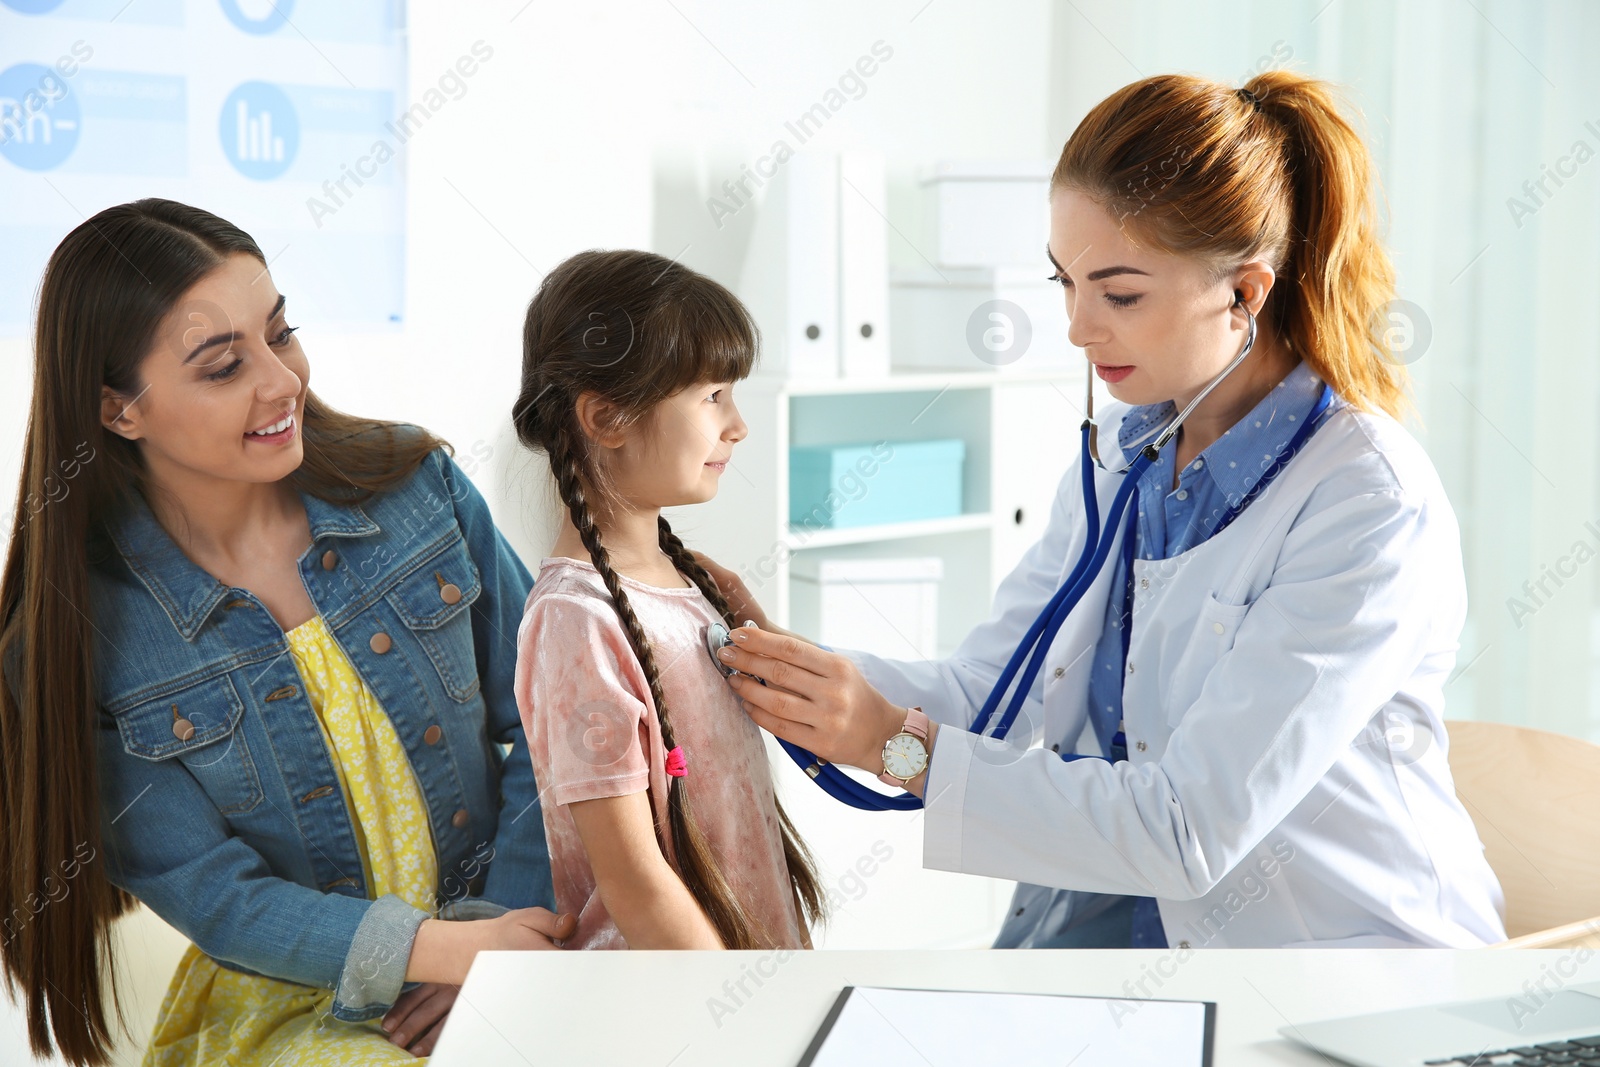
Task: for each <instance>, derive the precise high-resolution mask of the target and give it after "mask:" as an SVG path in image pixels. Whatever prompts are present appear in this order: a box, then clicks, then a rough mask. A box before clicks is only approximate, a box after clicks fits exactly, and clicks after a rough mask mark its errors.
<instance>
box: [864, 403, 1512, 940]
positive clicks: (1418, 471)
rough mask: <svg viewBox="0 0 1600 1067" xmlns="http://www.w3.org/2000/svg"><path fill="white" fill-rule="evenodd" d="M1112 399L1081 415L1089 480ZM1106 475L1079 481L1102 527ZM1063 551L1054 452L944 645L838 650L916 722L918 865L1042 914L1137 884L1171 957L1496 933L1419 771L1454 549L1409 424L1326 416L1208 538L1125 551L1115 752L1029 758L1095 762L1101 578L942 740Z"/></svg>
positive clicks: (1441, 679) (1029, 613) (1435, 754)
mask: <svg viewBox="0 0 1600 1067" xmlns="http://www.w3.org/2000/svg"><path fill="white" fill-rule="evenodd" d="M1126 411H1127V407H1126V406H1125V405H1122V404H1114V405H1112V406H1111V407H1110V408H1108V409H1107V412H1106V416H1107V417H1105V418H1103V419H1101V420H1100V421H1101V425H1102V426H1103V427H1104V429H1103V431H1102V432H1101V434H1100V440H1101V443H1102V449H1107V448H1109V451H1110V452H1112V453H1113V454H1112V455H1108V456H1106V457H1105V463H1106V466H1108V467H1111V468H1112V469H1116V468H1117V467H1120V466H1121V465H1122V463H1123V462H1124V460H1123V459H1122V458H1120V457H1118V456H1116V455H1115V454H1114V453H1115V451H1116V441H1117V434H1116V432H1115V430H1114V428H1115V427H1116V426H1118V425H1119V424H1120V422H1121V417H1122V415H1123V414H1125V413H1126ZM1121 478H1122V475H1120V474H1107V473H1106V472H1105V471H1102V470H1098V469H1097V471H1096V485H1097V490H1098V493H1099V498H1100V507H1101V512H1102V514H1101V523H1102V527H1103V526H1104V522H1105V518H1106V516H1105V512H1106V510H1108V509H1109V507H1110V504H1111V500H1112V497H1113V496H1114V494H1115V492H1116V489H1117V486H1118V483H1119V482H1120V480H1121ZM1124 529H1126V527H1125V525H1124ZM1083 540H1084V516H1083V501H1082V492H1081V474H1080V472H1079V466H1078V464H1077V463H1074V464H1073V465H1072V466H1071V468H1070V469H1069V470H1068V471H1067V473H1066V475H1065V477H1063V478H1062V480H1061V484H1060V486H1059V488H1058V490H1057V493H1056V499H1055V504H1054V506H1053V508H1052V511H1051V516H1050V522H1049V526H1048V528H1047V529H1046V531H1045V534H1044V537H1043V538H1042V539H1041V540H1040V541H1039V543H1037V544H1036V545H1034V546H1033V547H1032V548H1031V549H1030V550H1029V551H1028V553H1027V554H1026V555H1025V556H1024V557H1023V559H1022V561H1021V563H1019V564H1018V565H1017V567H1016V569H1015V570H1013V571H1012V572H1011V574H1010V575H1009V576H1008V577H1007V578H1006V579H1005V581H1004V582H1003V583H1002V584H1001V586H1000V588H999V590H998V592H997V593H996V595H995V601H994V609H993V613H992V615H991V617H990V618H989V620H988V621H987V622H985V623H983V624H981V625H980V626H978V627H977V628H976V629H975V630H973V631H972V633H971V634H970V635H968V637H967V638H966V639H965V640H964V641H963V642H962V643H961V646H960V647H959V648H958V649H957V650H956V652H955V654H954V655H953V656H951V657H950V658H949V659H946V660H943V661H938V662H929V661H924V662H902V661H894V660H886V659H882V658H879V657H876V656H873V655H869V654H867V653H861V652H850V653H847V654H848V655H849V656H850V657H851V658H852V659H853V660H854V661H855V662H856V663H857V664H858V665H859V666H860V668H861V670H862V672H863V673H864V674H865V676H866V678H867V679H868V680H869V681H870V682H871V683H872V684H873V685H874V686H876V687H877V688H878V689H879V690H880V691H881V692H882V693H883V694H884V695H885V696H887V697H888V698H889V699H890V700H893V701H895V702H896V703H901V704H907V705H911V704H916V705H920V706H921V707H922V708H923V710H924V711H925V712H926V713H927V714H928V715H929V716H930V717H931V718H933V719H934V720H936V721H937V722H939V723H941V724H943V727H942V728H941V730H940V732H939V736H938V740H937V742H936V744H935V747H934V750H933V758H932V763H931V765H930V769H929V773H928V785H927V800H926V803H927V806H926V809H925V816H924V817H925V823H924V837H923V846H924V853H923V863H924V865H925V866H927V867H932V868H938V869H941V870H949V871H964V872H967V873H970V874H980V875H989V876H992V877H997V878H1006V879H1016V880H1018V881H1019V882H1021V883H1024V884H1022V885H1020V886H1019V888H1018V891H1017V897H1016V899H1015V901H1014V902H1013V908H1012V912H1011V914H1012V915H1013V916H1014V915H1016V914H1017V910H1018V907H1019V906H1021V907H1023V908H1025V909H1026V910H1029V911H1032V910H1034V909H1036V908H1037V907H1039V906H1042V904H1043V903H1044V899H1045V898H1046V897H1048V893H1049V891H1048V889H1044V888H1041V887H1059V888H1066V889H1076V890H1084V891H1089V892H1100V893H1121V894H1134V895H1139V896H1153V897H1155V898H1157V900H1158V901H1159V904H1160V909H1161V918H1162V923H1163V925H1164V927H1165V928H1166V932H1167V941H1168V944H1169V945H1170V946H1172V947H1173V948H1178V949H1181V948H1191V947H1192V948H1196V949H1198V948H1201V947H1231V948H1240V947H1266V946H1286V947H1287V946H1308V945H1343V946H1360V947H1390V946H1404V945H1417V946H1440V947H1468V946H1475V945H1481V944H1484V943H1486V942H1492V941H1497V940H1500V939H1502V938H1503V937H1504V936H1505V933H1504V926H1503V918H1502V916H1503V912H1504V904H1503V899H1502V896H1501V890H1500V885H1499V883H1498V881H1497V880H1496V879H1495V876H1494V874H1493V872H1492V871H1491V870H1490V869H1489V866H1488V864H1487V862H1486V861H1485V860H1484V855H1483V846H1482V844H1481V842H1480V841H1479V839H1478V835H1477V832H1476V830H1475V829H1474V827H1473V824H1472V821H1471V819H1470V818H1469V817H1468V815H1467V813H1466V811H1465V810H1464V809H1463V808H1462V806H1461V804H1460V802H1459V801H1458V800H1457V799H1456V796H1455V790H1454V787H1453V784H1452V781H1451V776H1450V769H1449V765H1448V763H1447V762H1446V734H1445V730H1444V725H1443V721H1442V719H1443V715H1444V703H1445V702H1444V693H1443V686H1444V684H1445V681H1446V679H1447V678H1448V677H1449V674H1450V671H1451V669H1452V667H1453V665H1454V663H1455V660H1456V652H1457V649H1458V637H1459V634H1460V631H1461V626H1462V622H1463V619H1464V617H1465V614H1466V588H1465V582H1464V578H1463V572H1462V563H1461V549H1460V535H1459V530H1458V528H1457V526H1456V520H1455V515H1454V513H1453V512H1452V510H1451V508H1450V503H1449V501H1448V500H1447V499H1446V498H1445V494H1444V489H1443V486H1442V485H1441V484H1440V482H1439V479H1438V476H1437V474H1436V473H1435V471H1434V468H1433V465H1432V463H1431V462H1430V461H1429V460H1428V457H1427V455H1426V454H1425V453H1424V452H1423V450H1422V448H1421V446H1420V445H1419V444H1418V443H1417V442H1416V441H1415V440H1414V439H1413V438H1412V437H1411V436H1410V434H1408V433H1407V432H1406V431H1405V430H1404V429H1403V428H1402V427H1401V426H1400V425H1399V424H1398V423H1397V422H1395V421H1394V420H1393V419H1391V418H1389V417H1387V416H1385V415H1381V414H1369V413H1363V412H1358V411H1356V410H1355V409H1354V408H1351V407H1349V406H1348V405H1345V404H1343V403H1342V402H1337V401H1336V407H1335V409H1334V410H1333V411H1332V412H1331V413H1330V414H1329V415H1328V416H1327V419H1326V421H1325V423H1324V424H1323V425H1322V426H1321V427H1320V428H1319V429H1318V430H1317V431H1316V432H1315V433H1314V434H1313V435H1312V436H1311V438H1310V439H1309V441H1307V443H1306V445H1305V446H1304V448H1303V449H1302V450H1301V451H1300V453H1299V454H1298V455H1297V456H1296V457H1295V458H1294V459H1293V460H1292V461H1291V462H1290V463H1289V464H1288V466H1287V467H1286V468H1285V469H1284V470H1283V471H1282V472H1281V473H1280V474H1279V475H1278V477H1277V478H1276V479H1275V480H1273V481H1272V482H1271V484H1270V485H1269V486H1268V487H1267V489H1266V490H1265V491H1264V492H1263V493H1262V495H1261V496H1260V497H1258V498H1257V499H1256V501H1255V502H1254V503H1253V504H1251V505H1250V506H1249V507H1248V508H1246V509H1245V511H1244V512H1243V513H1242V514H1241V515H1240V516H1239V517H1238V518H1237V520H1235V521H1234V522H1233V523H1232V524H1231V525H1230V526H1228V527H1227V528H1226V529H1224V530H1223V531H1221V532H1220V533H1218V534H1216V535H1215V536H1213V537H1212V538H1210V539H1209V540H1207V541H1205V542H1203V543H1201V544H1199V545H1197V546H1195V547H1194V548H1193V549H1191V550H1189V551H1188V552H1185V553H1182V554H1181V555H1178V556H1176V557H1174V558H1172V559H1167V560H1136V561H1135V564H1134V606H1133V633H1132V637H1131V641H1130V646H1129V653H1128V662H1127V667H1126V675H1125V678H1124V696H1123V717H1124V722H1125V724H1126V734H1127V739H1128V759H1127V761H1126V762H1123V763H1118V764H1110V763H1107V762H1105V761H1104V760H1100V759H1086V760H1075V761H1071V762H1068V761H1064V760H1062V759H1061V758H1060V757H1059V756H1058V755H1057V754H1056V753H1057V751H1061V752H1070V751H1077V752H1083V753H1094V754H1098V753H1099V751H1100V749H1099V744H1098V742H1097V740H1096V737H1095V733H1094V729H1093V726H1092V725H1090V723H1089V720H1088V715H1087V708H1086V706H1085V705H1086V702H1087V699H1088V688H1089V671H1090V669H1091V661H1092V659H1093V649H1094V646H1095V643H1096V641H1097V640H1098V638H1099V635H1100V632H1101V629H1102V626H1103V624H1104V619H1105V612H1106V598H1107V593H1108V590H1109V587H1110V582H1111V567H1110V566H1109V565H1107V566H1106V568H1105V569H1104V570H1103V571H1102V572H1101V574H1100V576H1099V578H1098V580H1097V581H1096V582H1095V583H1094V585H1093V586H1092V587H1091V588H1090V590H1089V592H1088V594H1087V595H1086V596H1085V597H1084V600H1083V602H1082V603H1081V604H1080V605H1079V607H1078V608H1077V609H1076V610H1075V611H1074V612H1073V613H1072V616H1071V618H1070V619H1069V620H1068V621H1067V622H1066V624H1065V625H1064V626H1063V627H1062V628H1061V631H1060V633H1059V634H1058V635H1057V637H1056V639H1055V641H1054V643H1053V644H1052V645H1051V647H1050V651H1049V655H1048V658H1047V659H1046V660H1045V663H1044V669H1043V670H1042V671H1041V672H1040V674H1039V679H1038V681H1037V682H1036V683H1035V684H1034V686H1033V689H1032V691H1031V692H1030V693H1029V695H1028V700H1027V703H1026V705H1025V706H1024V708H1023V710H1022V713H1021V715H1020V716H1019V717H1018V719H1017V722H1016V724H1015V725H1014V726H1013V727H1012V730H1011V732H1010V735H1009V736H1008V737H1007V738H1006V739H1005V740H1004V741H996V740H995V739H993V738H980V737H978V736H976V735H974V734H972V733H970V732H968V727H969V726H970V724H971V723H972V722H973V720H974V719H975V718H976V716H977V713H978V710H979V709H980V708H981V707H982V705H983V702H984V698H985V697H986V696H987V695H988V693H989V690H990V688H991V687H992V686H993V684H994V682H995V679H996V678H997V677H998V676H999V673H1000V671H1001V669H1002V668H1003V667H1004V665H1005V663H1006V661H1007V659H1008V658H1009V657H1010V655H1011V653H1012V650H1013V649H1014V648H1015V647H1016V645H1017V642H1018V641H1019V640H1020V638H1021V637H1022V635H1023V633H1024V632H1025V631H1026V629H1027V628H1028V626H1029V624H1030V623H1032V621H1033V620H1034V618H1035V617H1036V616H1037V615H1038V613H1039V611H1040V609H1041V608H1042V607H1043V606H1044V604H1045V602H1046V601H1047V600H1048V599H1049V598H1050V596H1051V594H1052V593H1054V592H1055V590H1056V589H1057V587H1058V586H1059V585H1060V584H1061V582H1062V581H1063V580H1064V579H1065V577H1066V575H1067V573H1068V571H1069V570H1070V569H1071V567H1072V564H1073V562H1074V561H1075V560H1076V559H1077V556H1078V553H1079V552H1080V551H1081V550H1082V547H1083ZM1119 543H1120V537H1119ZM1116 551H1119V549H1117V548H1113V552H1116ZM1113 558H1114V557H1113ZM1003 707H1004V705H1002V710H1003ZM999 717H1000V715H999V713H997V714H996V715H995V717H994V720H993V721H998V720H999Z"/></svg>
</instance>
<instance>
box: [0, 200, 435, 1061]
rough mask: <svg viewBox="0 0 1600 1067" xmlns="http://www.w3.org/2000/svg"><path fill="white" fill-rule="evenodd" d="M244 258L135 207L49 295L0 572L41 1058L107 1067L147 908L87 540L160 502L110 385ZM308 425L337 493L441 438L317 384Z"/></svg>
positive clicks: (240, 235)
mask: <svg viewBox="0 0 1600 1067" xmlns="http://www.w3.org/2000/svg"><path fill="white" fill-rule="evenodd" d="M239 253H242V254H245V255H249V256H252V257H254V258H255V259H258V260H260V261H261V262H262V265H263V269H265V264H266V257H265V256H263V255H262V254H261V249H260V248H259V247H257V245H256V242H255V241H254V240H252V239H251V238H250V236H249V235H248V234H246V233H245V232H244V231H243V230H240V229H239V228H238V227H236V226H233V225H231V224H230V223H228V222H225V221H224V220H222V219H220V218H218V217H217V216H215V215H213V214H211V213H209V212H207V211H202V210H201V209H199V208H194V207H189V206H187V205H184V204H179V203H174V202H173V201H170V200H154V199H151V200H140V201H138V202H136V203H132V204H123V205H120V206H118V207H113V208H108V209H106V210H105V211H102V212H100V213H99V214H98V215H95V216H94V217H93V218H91V219H89V220H87V221H86V222H84V223H83V224H81V225H80V226H78V227H77V228H76V229H74V230H73V231H72V232H71V233H69V234H68V235H67V236H66V238H65V239H64V240H63V241H62V242H61V244H60V245H59V246H58V247H57V248H56V250H55V252H54V254H53V255H52V256H51V257H50V262H49V265H48V266H47V267H46V268H45V275H44V283H43V285H42V286H41V289H40V294H39V316H38V323H37V328H36V332H35V334H34V353H33V355H34V363H33V398H32V404H31V406H30V408H29V411H28V429H27V435H26V439H25V444H24V446H23V459H22V477H21V481H20V484H19V485H18V488H17V510H16V514H15V516H14V518H13V520H12V523H11V531H10V533H11V542H10V547H9V549H8V551H7V554H6V563H5V571H4V576H3V578H0V665H3V667H4V676H5V683H6V684H4V685H0V920H3V924H0V932H3V940H0V962H3V964H4V974H5V980H6V988H7V990H8V991H14V990H15V989H16V988H17V987H19V986H20V988H21V991H22V994H23V999H24V1007H25V1009H26V1013H27V1018H28V1041H29V1044H30V1045H31V1046H32V1048H33V1050H34V1052H36V1053H38V1054H40V1055H47V1054H49V1052H50V1050H51V1041H52V1037H53V1039H54V1043H55V1046H56V1047H57V1048H58V1049H59V1050H60V1053H61V1055H62V1056H64V1057H65V1058H66V1059H67V1060H68V1061H69V1062H72V1063H75V1064H91V1063H94V1064H98V1063H105V1062H107V1061H108V1051H109V1048H110V1046H111V1044H112V1043H113V1041H114V1040H115V1035H114V1034H113V1033H112V1027H111V1023H110V1018H109V1016H110V1014H111V1013H115V1014H116V1015H117V1017H118V1019H119V1021H121V1010H120V1002H119V998H118V996H117V992H116V983H115V981H114V977H113V976H114V960H113V954H112V941H113V938H112V932H111V924H112V921H113V920H114V919H116V918H117V917H118V916H120V915H122V914H123V913H124V912H126V911H127V910H128V909H129V908H131V907H132V906H133V904H134V900H133V898H132V897H131V896H129V895H128V894H127V893H126V892H124V891H123V890H121V889H119V888H117V887H116V886H114V885H112V883H111V882H110V881H109V880H108V879H107V878H106V875H105V865H104V862H103V860H101V858H100V856H101V836H100V825H101V824H100V797H99V790H98V775H97V773H96V758H95V731H96V729H97V720H98V716H99V708H98V705H97V696H98V693H97V688H96V685H95V663H94V642H93V637H94V631H93V626H94V621H93V619H91V618H90V616H89V612H90V610H91V608H90V603H89V566H90V561H89V546H90V545H91V543H100V544H103V543H104V538H103V531H104V529H105V528H106V527H107V526H108V525H109V524H111V523H113V522H115V520H116V518H117V516H118V515H120V514H121V513H122V512H123V511H124V509H125V508H127V507H128V506H129V504H130V503H131V502H132V500H133V496H134V494H135V493H141V494H146V495H148V493H149V491H150V487H149V486H147V485H146V479H145V467H144V463H143V461H142V458H141V453H140V450H139V446H138V445H137V444H136V443H134V442H131V441H128V440H125V439H124V438H122V437H120V436H118V435H117V434H113V433H109V432H106V431H105V430H104V429H103V428H102V427H101V423H100V410H101V401H100V397H101V387H102V386H110V387H111V388H112V389H113V390H114V391H116V392H117V393H118V394H120V395H122V396H124V397H129V398H132V397H136V396H137V395H138V394H139V392H140V367H141V364H142V362H143V360H144V358H145V355H146V354H147V353H148V352H149V351H150V349H151V346H152V344H154V343H155V335H156V329H157V327H158V326H159V325H160V324H161V322H162V320H163V319H165V318H166V316H167V314H168V313H169V312H170V311H171V310H172V308H173V307H174V305H176V304H177V302H178V301H179V299H180V298H181V297H182V296H183V294H184V293H185V292H186V291H187V290H188V289H189V288H190V287H192V286H193V285H194V284H195V283H196V282H198V281H199V280H200V279H201V278H203V277H205V276H206V275H207V274H208V273H210V272H211V271H212V270H214V269H216V268H217V267H218V266H219V265H220V264H221V263H222V261H223V260H224V258H225V257H227V256H229V255H234V254H239ZM301 423H302V426H301V430H302V433H303V435H304V436H303V440H304V447H305V460H304V462H303V463H302V464H301V466H300V468H299V469H298V470H297V471H295V473H294V474H292V475H290V481H291V482H292V483H293V484H294V485H295V486H296V487H297V488H299V489H301V490H303V491H305V492H307V493H309V494H311V495H313V496H316V497H319V498H321V499H323V500H328V501H330V502H340V503H356V502H359V501H361V500H363V499H366V498H367V497H370V496H372V495H374V494H376V493H381V492H384V491H386V490H388V489H391V488H394V487H395V486H397V485H399V484H400V483H401V482H403V481H404V480H405V479H406V478H408V477H409V476H410V475H411V474H412V473H413V472H414V471H415V470H416V469H417V467H418V466H419V465H420V464H421V463H422V461H423V460H424V459H425V458H426V457H427V455H428V453H429V452H431V451H432V450H433V449H434V448H437V447H440V446H441V445H442V444H443V442H441V441H439V440H438V439H437V438H435V437H432V436H431V435H428V434H426V433H418V432H416V431H415V430H414V429H411V430H408V431H407V432H405V433H397V432H396V430H397V427H396V426H394V425H393V424H390V423H384V422H378V421H373V420H368V419H358V418H355V417H352V416H350V415H345V414H343V413H341V412H338V411H335V410H333V409H332V408H330V407H328V406H327V405H326V404H324V403H323V402H322V401H321V400H319V399H318V398H317V397H316V396H315V394H312V393H309V392H308V393H307V395H306V400H305V410H304V411H303V412H302V417H301ZM86 456H87V457H88V458H85V457H86ZM153 608H154V604H152V609H153ZM63 890H64V892H62V891H63ZM58 892H59V893H60V896H57V893H58ZM41 902H42V903H41ZM35 905H40V906H39V907H37V908H35ZM19 918H20V920H21V921H20V922H17V921H16V920H18V919H19Z"/></svg>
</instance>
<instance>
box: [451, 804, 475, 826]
mask: <svg viewBox="0 0 1600 1067" xmlns="http://www.w3.org/2000/svg"><path fill="white" fill-rule="evenodd" d="M471 821H472V816H471V815H468V814H467V809H466V808H462V809H461V810H460V811H458V812H456V813H455V814H454V815H452V816H450V825H451V826H454V827H455V828H456V829H457V830H465V829H466V828H467V824H468V823H469V822H471Z"/></svg>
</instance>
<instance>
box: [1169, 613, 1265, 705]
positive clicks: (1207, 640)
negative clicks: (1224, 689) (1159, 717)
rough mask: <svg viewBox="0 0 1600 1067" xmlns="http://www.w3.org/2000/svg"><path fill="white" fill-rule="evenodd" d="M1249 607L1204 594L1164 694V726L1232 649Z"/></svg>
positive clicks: (1197, 693)
mask: <svg viewBox="0 0 1600 1067" xmlns="http://www.w3.org/2000/svg"><path fill="white" fill-rule="evenodd" d="M1250 608H1251V605H1250V604H1225V603H1223V602H1222V601H1220V600H1218V599H1217V596H1216V594H1215V593H1207V594H1206V597H1205V600H1204V601H1202V602H1201V604H1200V610H1199V612H1198V614H1197V615H1196V616H1195V623H1194V629H1193V630H1192V631H1191V632H1190V635H1189V642H1188V644H1187V645H1185V646H1184V648H1183V649H1182V651H1181V652H1180V653H1179V655H1178V658H1177V664H1176V666H1175V667H1174V668H1173V670H1172V675H1171V678H1170V680H1169V681H1168V683H1167V684H1168V689H1167V694H1166V701H1165V704H1166V709H1167V725H1168V726H1170V727H1172V728H1173V729H1177V726H1178V722H1179V721H1180V720H1181V719H1182V718H1183V716H1184V713H1185V712H1187V711H1188V710H1189V707H1190V705H1192V704H1193V703H1194V702H1195V701H1196V700H1197V699H1198V698H1199V696H1200V690H1201V689H1202V688H1203V687H1204V686H1205V683H1206V676H1207V675H1209V674H1210V673H1211V670H1212V668H1213V667H1215V666H1216V665H1217V661H1218V660H1220V659H1221V658H1222V657H1223V655H1225V654H1226V653H1227V652H1228V650H1229V649H1231V648H1232V647H1233V638H1234V635H1235V634H1237V633H1238V632H1239V626H1240V624H1241V623H1243V622H1244V617H1245V615H1247V614H1248V613H1249V611H1250Z"/></svg>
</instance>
